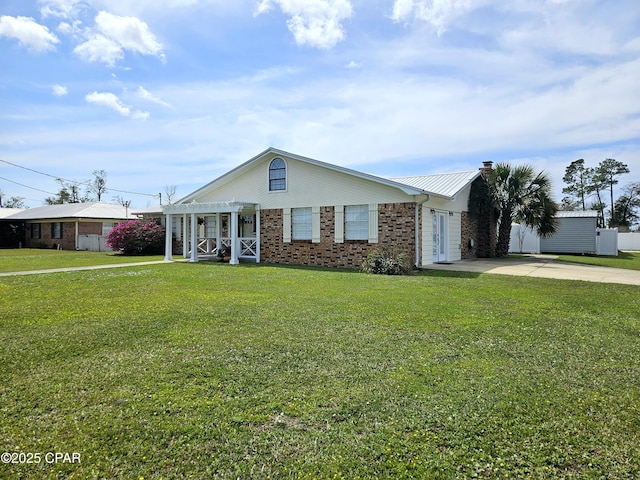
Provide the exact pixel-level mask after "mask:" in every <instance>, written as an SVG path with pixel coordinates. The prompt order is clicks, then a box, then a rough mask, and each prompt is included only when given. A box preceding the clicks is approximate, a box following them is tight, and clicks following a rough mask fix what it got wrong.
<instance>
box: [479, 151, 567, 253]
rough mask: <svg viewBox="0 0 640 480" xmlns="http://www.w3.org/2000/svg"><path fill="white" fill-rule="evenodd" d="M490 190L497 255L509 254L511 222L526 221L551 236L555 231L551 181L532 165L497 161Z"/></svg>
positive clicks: (556, 209)
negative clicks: (496, 213)
mask: <svg viewBox="0 0 640 480" xmlns="http://www.w3.org/2000/svg"><path fill="white" fill-rule="evenodd" d="M488 184H489V191H490V194H491V197H492V200H493V202H494V206H495V208H496V209H497V211H498V241H497V244H496V256H497V257H506V256H507V254H508V253H509V241H510V237H511V224H512V223H513V222H517V223H524V224H525V225H527V226H528V227H531V228H534V229H536V230H537V231H538V233H539V234H540V236H542V237H548V236H550V235H553V234H554V233H555V231H556V226H557V221H556V219H555V215H556V213H557V211H558V209H559V207H558V204H557V203H556V202H554V201H553V200H552V199H551V180H550V179H549V177H548V176H547V175H546V174H545V173H544V172H540V173H538V174H535V172H534V170H533V167H532V166H530V165H522V166H517V167H512V166H511V165H509V164H508V163H498V164H497V165H496V166H495V168H494V169H493V171H492V172H491V175H490V177H489V181H488Z"/></svg>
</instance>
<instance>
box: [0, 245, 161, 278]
mask: <svg viewBox="0 0 640 480" xmlns="http://www.w3.org/2000/svg"><path fill="white" fill-rule="evenodd" d="M0 259H1V261H0V273H7V272H25V271H28V270H44V269H50V268H65V267H87V266H91V265H110V264H116V263H137V262H147V261H152V260H163V259H164V256H161V255H154V256H144V257H132V256H125V255H121V254H119V253H114V252H84V251H79V252H77V251H72V250H53V249H51V250H45V249H35V248H22V249H10V250H9V249H8V250H0Z"/></svg>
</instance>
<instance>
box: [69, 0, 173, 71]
mask: <svg viewBox="0 0 640 480" xmlns="http://www.w3.org/2000/svg"><path fill="white" fill-rule="evenodd" d="M95 22H96V28H95V30H93V31H90V32H89V33H88V34H87V40H86V41H85V42H84V43H81V44H80V45H78V46H77V47H76V48H75V49H74V52H75V53H76V54H77V55H78V56H79V57H80V58H82V59H83V60H85V61H87V62H102V63H104V64H106V65H107V66H110V67H113V66H114V65H115V63H116V62H117V61H118V60H121V59H122V58H124V52H125V51H130V52H136V53H140V54H142V55H152V56H156V57H158V58H160V59H161V60H162V61H164V59H165V56H164V53H163V51H162V45H161V44H160V42H158V41H157V39H156V37H155V35H154V34H153V33H152V32H151V30H149V27H148V25H147V24H146V23H145V22H143V21H141V20H140V19H138V18H136V17H121V16H118V15H113V14H111V13H109V12H105V11H101V12H99V13H98V15H97V16H96V18H95Z"/></svg>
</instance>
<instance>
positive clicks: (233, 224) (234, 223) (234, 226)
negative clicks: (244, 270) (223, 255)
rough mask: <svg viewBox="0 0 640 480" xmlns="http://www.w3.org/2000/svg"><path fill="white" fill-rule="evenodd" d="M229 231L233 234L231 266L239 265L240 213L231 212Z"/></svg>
mask: <svg viewBox="0 0 640 480" xmlns="http://www.w3.org/2000/svg"><path fill="white" fill-rule="evenodd" d="M229 230H230V232H229V233H231V259H230V260H229V265H237V264H238V263H240V261H239V260H238V212H231V215H230V225H229Z"/></svg>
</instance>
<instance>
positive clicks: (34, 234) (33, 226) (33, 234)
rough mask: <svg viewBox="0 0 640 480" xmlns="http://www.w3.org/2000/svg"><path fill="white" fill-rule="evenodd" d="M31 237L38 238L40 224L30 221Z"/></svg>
mask: <svg viewBox="0 0 640 480" xmlns="http://www.w3.org/2000/svg"><path fill="white" fill-rule="evenodd" d="M31 238H40V224H39V223H32V224H31Z"/></svg>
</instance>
